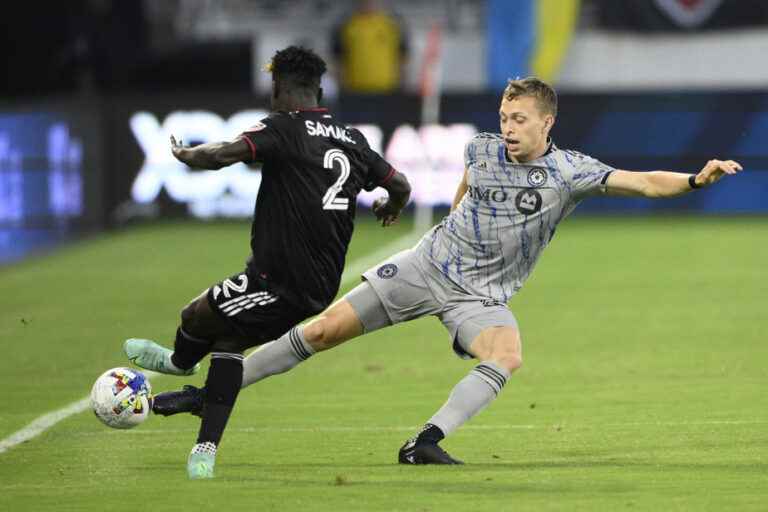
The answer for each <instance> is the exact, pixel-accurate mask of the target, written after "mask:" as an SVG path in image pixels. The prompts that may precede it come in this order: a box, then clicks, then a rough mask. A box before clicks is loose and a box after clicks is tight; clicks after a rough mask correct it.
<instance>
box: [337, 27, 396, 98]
mask: <svg viewBox="0 0 768 512" xmlns="http://www.w3.org/2000/svg"><path fill="white" fill-rule="evenodd" d="M401 30H402V29H401V27H400V25H399V24H398V23H397V21H396V20H395V19H393V17H392V16H389V15H388V14H387V13H385V12H371V13H358V14H353V15H352V16H351V17H350V18H349V19H348V20H347V21H346V23H344V26H343V27H342V28H341V34H340V43H341V49H342V51H341V55H340V57H341V59H340V60H341V71H342V74H341V79H342V80H341V81H342V86H343V87H344V88H345V89H347V90H350V91H355V92H365V93H383V92H391V91H394V90H396V89H397V88H398V87H399V86H400V66H401V64H402V47H401V44H402V37H403V34H402V33H401Z"/></svg>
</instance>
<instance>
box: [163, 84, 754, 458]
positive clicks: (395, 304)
mask: <svg viewBox="0 0 768 512" xmlns="http://www.w3.org/2000/svg"><path fill="white" fill-rule="evenodd" d="M556 115H557V96H556V93H555V91H554V90H553V89H552V87H550V86H549V85H548V84H546V83H544V82H542V81H540V80H538V79H536V78H525V79H522V80H511V81H510V82H509V84H508V86H507V87H506V89H505V90H504V93H503V96H502V100H501V106H500V109H499V120H500V128H501V133H500V134H487V133H482V134H479V135H476V136H475V137H474V138H473V139H472V140H471V141H469V143H468V144H467V145H466V148H465V153H464V155H465V172H464V176H463V178H462V180H461V183H460V184H459V187H458V190H457V191H456V196H455V199H454V201H453V206H452V210H451V213H450V214H449V215H448V216H447V217H445V218H444V219H443V220H442V222H440V224H438V225H437V226H435V227H434V228H432V229H431V230H430V231H429V232H427V233H426V234H425V235H424V237H423V238H422V239H421V241H420V242H419V243H418V244H417V245H416V246H415V247H413V248H412V249H409V250H406V251H403V252H400V253H398V254H395V255H394V256H392V257H390V258H387V259H386V260H384V261H383V262H382V263H381V264H379V265H377V266H376V267H374V268H372V269H370V270H368V271H366V272H365V273H364V274H363V282H362V283H361V284H360V285H358V286H357V287H356V288H355V289H353V290H352V291H350V292H349V293H348V294H346V295H345V296H344V297H343V298H342V299H340V300H339V301H338V302H336V303H335V304H333V305H332V306H331V307H329V308H328V309H327V310H325V311H324V312H323V313H321V314H320V315H319V316H318V317H316V318H315V319H313V320H312V321H310V322H309V323H307V324H306V325H300V326H297V327H295V328H293V329H292V330H290V331H289V332H288V333H287V334H285V335H284V336H282V337H281V338H279V339H277V340H275V341H272V342H270V343H268V344H266V345H264V346H263V347H262V348H261V349H259V350H257V351H255V352H253V353H252V354H251V355H249V356H248V357H247V358H246V359H245V362H244V376H243V387H245V386H249V385H251V384H253V383H255V382H258V381H260V380H262V379H264V378H265V377H268V376H270V375H275V374H278V373H283V372H286V371H288V370H290V369H291V368H293V367H295V366H296V365H298V364H299V363H300V362H302V361H304V360H306V359H307V358H308V357H310V356H311V355H312V354H314V353H315V352H319V351H323V350H327V349H329V348H332V347H335V346H337V345H339V344H341V343H343V342H345V341H347V340H350V339H352V338H355V337H357V336H360V335H361V334H364V333H367V332H371V331H374V330H376V329H380V328H382V327H386V326H389V325H393V324H396V323H399V322H405V321H408V320H413V319H415V318H419V317H422V316H425V315H434V316H437V317H438V318H439V319H440V320H441V321H442V323H443V325H444V326H445V327H446V329H447V330H448V332H449V334H450V339H451V341H452V342H453V349H454V351H455V352H456V353H457V354H458V355H459V356H461V357H464V358H475V359H477V360H479V361H480V362H479V364H477V365H476V366H475V367H474V368H473V369H472V370H471V371H470V372H469V373H468V374H467V375H466V376H465V377H464V378H463V379H461V380H460V381H459V382H458V383H457V384H456V386H455V387H454V388H453V390H452V391H451V393H450V395H449V396H448V400H447V401H446V402H445V404H444V405H443V406H442V407H441V408H440V409H439V410H438V411H437V412H436V413H435V414H434V415H433V416H432V417H431V418H430V419H429V421H428V422H427V423H426V425H425V426H424V428H423V429H422V430H421V431H420V432H418V433H417V434H416V436H415V437H413V438H412V439H409V440H408V441H407V442H406V443H405V445H403V447H402V448H401V449H400V452H399V457H398V458H399V462H401V463H403V464H460V463H461V462H460V461H458V460H456V459H454V458H453V457H451V456H450V455H449V454H447V453H446V452H445V451H444V450H443V449H442V448H440V446H438V442H439V441H441V440H442V439H443V438H444V437H445V436H446V435H448V434H450V433H452V432H454V431H455V430H456V429H457V428H458V427H460V426H461V425H462V424H464V423H465V422H466V421H467V420H469V419H470V418H471V417H473V416H474V415H476V414H477V413H478V412H480V411H481V410H482V409H483V408H485V407H486V406H488V405H489V404H490V403H491V402H492V401H493V400H494V398H496V396H497V395H498V394H499V393H500V392H501V390H502V389H503V388H504V385H505V384H506V383H507V380H508V379H509V376H510V375H511V374H512V372H514V371H515V370H516V369H518V368H520V366H521V364H522V348H521V337H520V331H519V329H518V326H517V322H516V320H515V317H514V316H513V314H512V312H511V311H510V310H509V309H508V308H507V305H506V304H507V301H509V299H510V298H511V297H512V296H513V295H514V294H515V293H517V291H518V290H519V289H520V288H521V287H522V285H523V283H524V282H525V280H526V278H527V277H528V276H529V275H530V273H531V271H532V270H533V267H534V265H535V263H536V261H537V260H538V258H539V256H540V254H541V252H542V251H543V250H544V248H545V247H546V246H547V244H548V243H549V241H550V240H551V239H552V237H553V236H554V234H555V229H556V227H557V225H558V224H559V223H560V221H562V220H563V219H564V218H565V217H566V216H567V215H568V214H569V213H571V212H572V211H573V209H574V208H576V206H577V205H578V204H579V202H580V201H582V200H583V199H586V198H588V197H590V196H592V195H598V194H609V195H627V196H642V197H649V198H664V197H675V196H679V195H682V194H685V193H688V192H690V191H691V190H693V189H697V188H703V187H706V186H709V185H711V184H713V183H715V182H716V181H718V180H719V179H720V178H722V177H723V176H724V175H726V174H736V173H737V172H739V171H741V169H742V168H741V165H739V164H738V163H737V162H734V161H732V160H726V161H721V160H710V161H709V162H707V164H706V165H705V166H704V168H703V169H702V170H701V171H699V172H698V173H697V174H683V173H677V172H667V171H653V172H631V171H623V170H617V169H613V168H611V167H609V166H607V165H605V164H603V163H601V162H599V161H597V160H595V159H594V158H591V157H589V156H586V155H583V154H581V153H578V152H575V151H568V150H561V149H558V148H557V147H556V146H555V145H554V143H553V142H552V141H551V139H550V138H549V131H550V129H551V128H552V125H553V124H554V122H555V117H556ZM185 393H186V395H185ZM190 393H192V395H194V394H195V393H198V394H202V392H201V391H199V390H196V389H194V388H190V387H187V390H186V391H182V392H176V393H168V394H166V396H167V398H168V399H169V400H168V401H167V403H168V402H170V405H173V402H175V400H174V398H179V399H182V398H185V397H186V398H190ZM161 397H163V395H159V396H158V399H160V402H161V408H162V402H163V399H162V398H161ZM183 402H184V400H180V401H179V402H178V404H177V409H176V410H172V409H173V407H171V408H169V409H166V413H174V412H182V409H183V407H181V406H183V405H184V403H183ZM190 403H192V402H190V401H189V400H187V402H186V407H187V408H186V409H185V410H187V411H189V410H190V405H189V404H190ZM195 403H197V404H198V405H197V406H199V403H200V402H199V400H198V401H197V402H195ZM192 409H193V408H192ZM193 411H194V409H193ZM160 413H161V414H163V413H164V412H162V411H160Z"/></svg>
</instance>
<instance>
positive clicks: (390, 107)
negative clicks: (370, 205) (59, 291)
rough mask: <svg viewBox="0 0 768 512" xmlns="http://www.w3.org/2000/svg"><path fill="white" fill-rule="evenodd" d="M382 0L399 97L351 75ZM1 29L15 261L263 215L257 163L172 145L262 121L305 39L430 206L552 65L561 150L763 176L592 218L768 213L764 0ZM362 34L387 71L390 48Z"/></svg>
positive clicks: (117, 19)
mask: <svg viewBox="0 0 768 512" xmlns="http://www.w3.org/2000/svg"><path fill="white" fill-rule="evenodd" d="M366 3H372V4H379V5H380V6H382V7H387V8H388V9H389V10H390V12H394V13H397V15H398V19H399V21H400V23H401V29H402V32H403V34H404V40H405V45H406V48H405V49H404V52H403V53H402V54H401V56H389V57H388V59H390V60H391V59H397V58H402V59H403V62H402V69H403V72H402V76H401V80H399V82H398V84H397V85H396V86H394V87H389V89H390V92H389V93H387V94H383V95H382V94H375V93H373V94H372V93H360V92H359V88H357V90H356V89H355V88H354V87H349V88H345V87H344V86H343V83H342V84H340V83H339V74H340V68H341V67H342V66H343V62H341V61H340V59H337V58H336V57H335V55H336V56H339V57H340V58H343V57H344V56H343V55H338V51H339V50H338V49H336V52H334V46H335V43H334V36H333V34H334V31H335V29H336V28H338V27H339V26H340V25H341V24H343V22H344V20H346V19H348V16H349V15H350V13H351V12H353V11H354V10H355V9H356V8H358V5H357V4H366ZM4 18H5V19H4V23H5V24H6V27H5V28H4V30H3V37H5V38H6V41H5V42H4V44H3V47H4V51H3V57H2V58H3V61H4V62H3V64H4V67H5V70H6V72H5V79H4V80H3V82H2V84H0V91H1V92H2V98H3V100H4V101H3V102H2V103H1V104H0V226H1V227H2V236H0V261H2V262H9V261H13V260H17V259H19V258H23V257H24V256H25V255H26V254H28V253H29V252H30V251H32V250H34V249H35V248H39V247H47V246H50V245H51V244H55V243H58V242H60V241H62V240H66V239H69V238H71V237H72V236H74V235H77V234H79V233H82V232H84V231H90V232H92V231H99V230H103V229H107V228H114V227H119V226H121V225H123V224H124V223H126V222H128V221H130V220H133V219H152V218H158V217H163V218H166V217H167V216H168V215H171V214H172V215H179V216H185V215H186V216H191V217H194V218H212V217H236V218H246V217H247V216H248V215H250V213H251V211H252V204H253V200H254V198H255V196H256V193H257V190H258V185H259V172H258V169H248V168H247V167H245V166H237V167H236V168H234V169H232V170H230V171H228V172H226V173H219V174H218V175H209V174H207V173H199V172H191V171H189V170H188V169H186V168H185V167H184V166H182V165H181V164H177V163H176V162H175V161H174V160H173V159H172V158H171V156H170V153H169V151H167V140H168V136H169V134H171V133H175V134H177V135H180V136H181V137H182V138H183V139H184V140H185V141H188V142H192V143H195V142H203V141H208V140H212V139H229V138H231V137H234V136H235V135H237V134H238V133H239V132H240V131H241V130H243V129H244V128H245V127H247V126H249V125H250V124H252V122H253V121H254V120H256V119H258V118H260V117H261V116H263V115H264V114H265V112H266V111H267V109H268V105H269V103H268V93H269V76H268V74H266V73H263V72H262V67H263V65H264V64H265V63H266V62H268V61H269V58H270V57H271V55H272V54H273V53H274V51H275V50H276V49H278V48H281V47H283V46H285V45H287V44H290V43H301V44H304V45H307V46H311V47H313V48H316V49H317V50H318V51H319V52H320V53H321V54H322V55H323V56H324V57H326V58H327V59H328V61H329V63H332V65H333V72H331V73H329V75H328V78H327V80H326V82H327V83H326V84H325V90H326V98H327V99H326V103H328V104H329V105H330V106H331V107H332V108H333V109H334V110H335V111H337V112H338V114H339V115H340V116H341V117H342V119H344V120H345V122H348V123H349V124H354V125H358V126H361V127H362V128H363V130H364V131H365V133H366V134H367V135H368V137H369V138H370V140H371V141H372V143H373V145H374V147H376V148H377V149H379V150H380V151H381V152H382V154H384V155H385V156H386V158H388V159H389V160H390V161H392V162H393V163H394V164H395V165H396V166H397V167H398V168H401V169H403V171H404V172H406V173H407V174H408V175H409V177H411V179H412V181H413V182H414V185H415V191H414V203H415V204H416V205H417V206H434V207H445V206H446V205H447V204H448V202H449V201H450V198H451V197H452V194H453V191H454V183H456V182H457V179H458V176H459V173H460V172H461V169H462V156H461V155H462V153H461V150H462V146H463V144H464V142H465V141H466V140H467V139H468V138H469V137H470V136H471V135H472V134H473V133H474V132H476V131H496V130H497V129H498V128H497V127H498V123H497V115H496V108H497V103H498V95H499V91H500V90H501V88H502V87H503V85H504V83H505V81H506V79H507V78H508V77H517V76H526V75H529V74H536V75H537V76H541V77H543V78H545V79H547V80H551V81H552V82H553V83H554V84H555V85H556V87H557V89H558V91H559V93H560V95H561V114H560V116H559V118H558V122H557V124H556V128H555V131H554V137H555V140H556V142H557V143H558V144H559V145H560V146H561V147H568V148H576V149H579V150H580V151H583V152H585V153H588V154H593V155H595V156H597V157H598V158H600V159H602V160H604V161H606V162H607V163H610V164H613V165H616V166H620V167H622V168H628V169H656V168H663V169H680V170H688V171H694V170H696V169H698V168H699V167H700V166H701V165H702V163H703V162H705V161H706V160H707V159H709V158H713V157H718V156H722V157H728V158H733V159H737V160H740V161H741V162H742V163H743V164H744V166H745V168H747V169H748V170H749V172H748V173H745V175H743V176H741V177H739V179H738V180H727V182H726V183H724V184H723V185H722V186H721V187H718V188H716V189H714V190H712V191H710V192H707V193H706V194H693V195H691V196H689V197H686V198H684V199H680V200H678V201H672V202H648V201H637V200H617V199H606V200H597V201H591V202H588V203H586V204H585V205H584V206H582V208H581V211H582V212H584V211H590V212H594V213H597V212H603V211H611V212H624V213H630V212H631V213H650V212H652V211H655V210H657V209H664V210H667V209H672V210H679V211H687V212H706V213H719V214H733V213H765V212H766V210H767V209H768V201H767V200H766V199H765V197H766V192H768V172H766V169H768V144H766V143H765V141H766V140H768V90H767V89H766V84H768V66H765V65H763V64H761V63H763V61H764V59H765V55H766V54H768V6H767V5H766V4H765V2H762V1H757V0H755V1H752V0H741V1H728V0H698V1H696V0H632V1H626V2H612V1H610V0H583V1H579V0H541V1H534V0H519V1H518V0H515V1H513V0H497V1H495V0H489V1H480V0H458V1H457V0H442V1H436V0H429V1H427V0H393V1H391V2H388V3H386V2H355V1H351V0H347V1H333V2H329V1H324V0H315V1H290V0H222V1H215V2H214V1H206V0H178V1H164V2H151V1H144V2H121V1H115V2H110V1H80V2H66V3H62V4H60V5H51V6H48V7H47V8H46V9H44V12H39V9H38V8H37V6H36V5H34V4H24V3H19V4H17V5H16V6H15V8H14V11H13V13H9V15H8V16H5V17H4ZM352 37H355V36H352ZM363 39H364V38H363ZM353 41H356V40H354V39H353ZM361 41H362V42H361V43H360V45H361V46H363V47H364V52H365V56H369V57H370V58H369V59H368V60H371V59H374V60H375V58H376V57H380V56H381V55H380V53H381V52H379V51H378V50H377V49H376V48H367V47H365V44H366V41H365V40H361ZM374 46H376V45H375V44H374ZM383 65H385V64H382V66H383ZM383 88H384V89H385V90H386V89H387V88H388V86H387V85H384V86H383ZM424 92H426V93H427V95H430V94H431V95H439V99H438V100H437V101H436V102H435V101H433V100H430V99H427V100H426V101H422V99H423V94H422V93H424ZM435 104H437V105H438V106H437V108H434V105H435ZM430 105H432V108H429V106H430ZM425 107H426V108H425ZM364 201H367V202H369V201H370V198H365V199H364Z"/></svg>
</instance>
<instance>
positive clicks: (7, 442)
mask: <svg viewBox="0 0 768 512" xmlns="http://www.w3.org/2000/svg"><path fill="white" fill-rule="evenodd" d="M416 240H417V235H416V234H415V233H410V234H408V235H405V236H403V237H401V238H397V239H395V240H393V241H392V242H391V243H388V244H386V245H384V246H383V247H381V249H378V250H377V251H374V252H373V253H372V254H369V255H367V256H364V257H362V258H358V259H357V260H355V261H353V262H351V263H350V264H349V265H348V266H347V268H346V270H345V271H344V274H343V275H342V283H341V284H342V287H344V286H347V285H348V284H350V283H351V282H353V281H354V279H358V278H359V276H360V273H362V272H363V271H365V270H367V269H368V267H370V266H371V265H375V264H376V263H378V262H379V261H380V260H382V259H384V258H386V257H387V256H389V255H391V254H393V253H395V252H397V251H399V250H402V249H405V248H407V247H408V246H409V245H411V244H413V243H414V242H415V241H416ZM144 373H145V374H146V375H147V376H148V377H155V376H159V375H160V374H159V373H155V372H144ZM90 405H91V400H90V397H87V396H86V397H83V398H81V399H80V400H78V401H76V402H72V403H71V404H69V405H67V406H65V407H62V408H61V409H57V410H55V411H52V412H49V413H47V414H43V415H42V416H39V417H37V418H35V419H34V420H33V421H32V422H31V423H30V424H29V425H27V426H25V427H24V428H22V429H21V430H17V431H16V432H14V433H13V434H11V435H9V436H8V437H6V438H5V439H2V440H0V454H2V453H5V452H7V451H8V450H10V449H11V448H13V447H14V446H17V445H19V444H21V443H23V442H25V441H29V440H30V439H32V438H34V437H37V436H39V435H40V434H42V433H43V432H45V431H46V430H48V429H49V428H51V427H53V426H54V425H55V424H57V423H58V422H60V421H62V420H64V419H66V418H69V417H70V416H72V415H73V414H79V413H81V412H83V411H85V410H86V409H88V408H89V407H90Z"/></svg>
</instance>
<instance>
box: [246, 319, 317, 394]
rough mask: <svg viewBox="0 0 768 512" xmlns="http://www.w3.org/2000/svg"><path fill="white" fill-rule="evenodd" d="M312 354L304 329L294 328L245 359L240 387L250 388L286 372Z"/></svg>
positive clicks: (313, 351)
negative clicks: (267, 378)
mask: <svg viewBox="0 0 768 512" xmlns="http://www.w3.org/2000/svg"><path fill="white" fill-rule="evenodd" d="M314 353H315V349H313V348H312V345H310V344H309V343H307V340H305V339H304V327H303V326H301V325H300V326H297V327H294V328H293V329H291V330H290V331H288V332H287V333H285V334H283V335H282V336H281V337H280V338H278V339H276V340H275V341H270V342H269V343H267V344H266V345H263V346H262V347H261V348H260V349H258V350H256V351H255V352H253V353H251V354H250V355H249V356H248V357H246V358H245V360H244V361H243V385H242V387H243V388H245V387H247V386H250V385H251V384H254V383H256V382H259V381H260V380H262V379H264V378H266V377H269V376H270V375H277V374H278V373H284V372H287V371H288V370H290V369H291V368H293V367H294V366H296V365H298V364H299V363H301V362H302V361H306V360H307V359H309V358H310V357H311V356H312V354H314Z"/></svg>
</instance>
